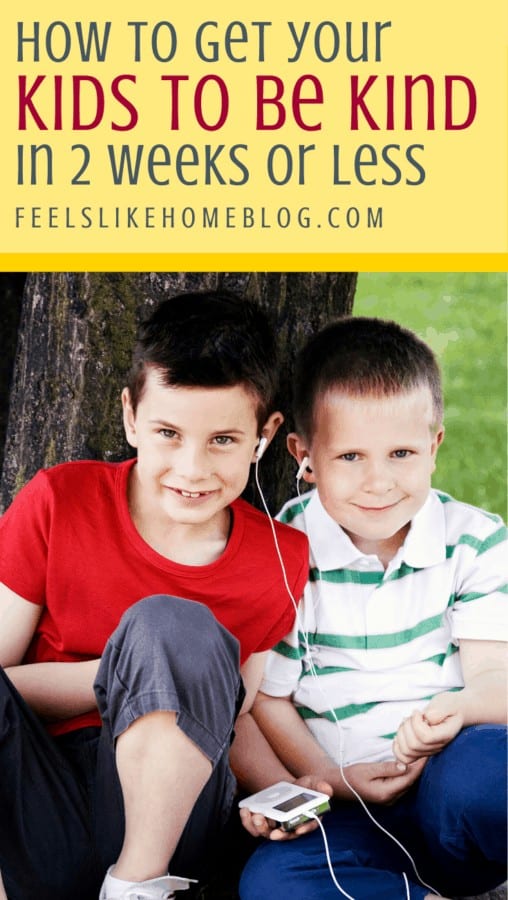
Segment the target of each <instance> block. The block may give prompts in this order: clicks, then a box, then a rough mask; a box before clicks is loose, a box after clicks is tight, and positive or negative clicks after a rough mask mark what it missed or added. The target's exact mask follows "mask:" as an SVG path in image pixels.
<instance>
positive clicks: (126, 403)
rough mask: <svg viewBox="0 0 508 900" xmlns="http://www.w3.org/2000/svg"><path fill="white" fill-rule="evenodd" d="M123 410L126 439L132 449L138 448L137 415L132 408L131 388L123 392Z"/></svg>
mask: <svg viewBox="0 0 508 900" xmlns="http://www.w3.org/2000/svg"><path fill="white" fill-rule="evenodd" d="M122 409H123V427H124V431H125V437H126V438H127V441H128V443H129V444H130V445H131V447H137V446H138V440H137V435H136V414H135V412H134V410H133V408H132V403H131V395H130V391H129V388H127V387H125V388H124V389H123V391H122Z"/></svg>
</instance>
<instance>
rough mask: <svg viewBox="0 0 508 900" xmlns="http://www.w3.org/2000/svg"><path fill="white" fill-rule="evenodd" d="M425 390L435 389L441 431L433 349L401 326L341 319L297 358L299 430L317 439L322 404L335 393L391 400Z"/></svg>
mask: <svg viewBox="0 0 508 900" xmlns="http://www.w3.org/2000/svg"><path fill="white" fill-rule="evenodd" d="M422 385H427V386H428V387H429V388H430V391H431V394H432V403H433V411H434V416H433V424H434V425H435V426H437V425H439V424H440V423H441V420H442V416H443V397H442V391H441V377H440V372H439V366H438V364H437V361H436V358H435V356H434V354H433V352H432V350H431V349H430V347H428V346H427V344H425V343H424V342H423V341H422V340H420V338H419V337H417V336H416V334H413V332H412V331H409V330H408V329H407V328H402V326H401V325H398V324H397V323H396V322H391V321H387V320H385V319H375V318H367V317H364V316H357V317H356V316H351V317H346V318H344V319H338V320H337V321H336V322H333V323H332V324H330V325H328V326H327V327H325V328H324V329H323V330H322V331H320V332H318V333H317V334H316V335H314V336H313V337H312V338H311V339H310V340H309V341H308V343H307V344H306V346H305V347H304V348H303V349H302V350H301V351H300V353H299V355H298V357H297V360H296V375H295V384H294V395H293V412H294V417H295V424H296V429H297V431H299V432H300V433H301V434H302V436H304V437H305V438H306V439H307V440H311V438H312V433H313V430H314V427H313V426H314V414H315V409H316V403H317V401H318V400H319V398H320V397H321V396H322V395H323V394H324V393H326V392H327V391H329V390H330V389H332V388H336V389H338V390H340V391H342V392H343V393H344V394H347V395H349V396H352V397H358V396H364V395H367V394H373V395H375V396H376V395H377V396H389V395H392V394H398V393H401V392H404V391H411V390H413V389H414V388H416V387H420V386H422Z"/></svg>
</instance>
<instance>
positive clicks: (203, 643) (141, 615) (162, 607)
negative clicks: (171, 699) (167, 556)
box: [113, 594, 238, 669]
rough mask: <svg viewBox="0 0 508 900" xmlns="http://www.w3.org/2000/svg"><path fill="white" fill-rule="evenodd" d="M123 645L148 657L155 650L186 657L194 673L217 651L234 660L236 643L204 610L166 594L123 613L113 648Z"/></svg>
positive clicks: (205, 607) (204, 608)
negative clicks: (131, 646)
mask: <svg viewBox="0 0 508 900" xmlns="http://www.w3.org/2000/svg"><path fill="white" fill-rule="evenodd" d="M124 642H127V643H130V644H133V645H134V646H135V647H136V649H137V650H140V649H141V650H143V649H144V650H146V652H147V653H150V654H152V655H153V653H154V652H156V651H157V649H158V648H159V649H162V651H163V652H165V651H167V652H168V653H173V652H177V653H178V656H179V658H182V657H183V656H184V655H186V656H187V658H189V659H192V665H193V667H194V669H195V667H196V664H197V663H198V662H199V660H200V659H202V660H205V659H208V658H210V657H213V655H214V654H215V653H216V652H218V651H219V650H220V651H221V653H224V652H226V653H229V654H230V655H231V656H232V658H234V659H238V641H237V640H236V638H235V637H233V635H232V634H230V633H229V632H228V631H227V630H226V629H225V628H223V626H222V625H220V623H219V622H218V621H217V619H216V618H215V616H214V615H213V613H212V612H211V611H210V610H209V609H208V607H207V606H205V605H204V604H203V603H199V602H197V601H194V600H185V599H182V598H181V597H172V596H169V595H166V594H154V595H153V596H150V597H145V598H144V599H143V600H139V601H138V602H137V603H135V604H133V606H131V607H130V608H129V609H128V610H126V612H125V613H124V614H123V616H122V619H121V620H120V624H119V626H118V628H117V629H116V631H115V632H114V633H113V643H114V644H116V646H118V645H119V644H124Z"/></svg>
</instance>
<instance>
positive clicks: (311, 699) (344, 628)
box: [261, 490, 508, 765]
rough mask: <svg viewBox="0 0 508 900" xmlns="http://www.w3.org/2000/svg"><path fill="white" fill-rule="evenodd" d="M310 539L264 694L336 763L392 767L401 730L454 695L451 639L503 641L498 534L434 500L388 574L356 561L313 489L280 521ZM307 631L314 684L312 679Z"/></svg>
mask: <svg viewBox="0 0 508 900" xmlns="http://www.w3.org/2000/svg"><path fill="white" fill-rule="evenodd" d="M278 518H280V519H281V520H282V521H283V522H287V523H290V524H291V525H293V526H294V527H296V528H299V529H300V530H301V531H304V532H306V533H307V535H308V538H309V541H310V547H311V560H310V576H309V581H308V583H307V586H306V588H305V593H304V597H303V599H302V601H301V603H300V608H299V615H298V619H297V621H296V624H295V627H294V629H293V631H292V632H291V633H290V634H288V635H287V636H286V638H285V639H284V640H283V641H281V642H280V643H279V644H278V645H277V646H276V647H275V648H274V650H273V651H271V653H270V654H269V659H268V664H267V667H266V670H265V675H264V680H263V683H262V685H261V690H262V691H264V692H265V693H267V694H270V695H271V696H277V697H285V696H290V695H291V696H292V698H293V701H294V703H295V705H296V708H297V709H298V711H299V713H300V715H301V716H302V717H303V718H304V719H305V721H306V723H307V725H308V727H309V728H310V730H311V731H312V732H313V734H314V736H315V737H316V739H317V740H318V741H319V743H320V744H321V745H322V746H323V747H324V748H325V749H326V751H327V752H328V753H329V754H330V755H331V756H332V757H333V758H334V759H336V760H338V759H339V746H340V745H339V729H338V727H337V724H336V723H335V721H334V716H333V714H332V712H331V710H332V709H333V711H334V713H335V716H336V717H337V718H338V719H339V721H340V723H341V726H342V727H341V733H342V758H343V763H344V764H345V765H349V764H351V763H354V762H368V761H378V760H386V759H390V758H392V750H391V744H392V740H393V737H394V735H395V733H396V731H397V728H398V726H399V724H400V722H401V720H402V719H403V718H404V717H406V716H408V715H410V714H411V712H412V711H413V710H414V709H416V708H422V707H424V706H425V705H426V704H427V703H428V701H429V700H430V698H431V697H433V696H434V695H435V694H436V693H439V692H441V691H449V690H458V689H460V688H461V687H462V686H463V678H462V671H461V666H460V659H459V653H458V641H459V639H460V638H464V639H466V638H467V639H469V638H472V639H476V640H508V620H507V616H506V611H505V610H506V602H505V600H506V592H507V586H506V578H505V571H506V558H507V555H506V528H505V527H504V525H503V523H502V521H501V519H500V518H499V517H498V516H493V515H490V514H489V513H486V512H484V511H483V510H480V509H477V508H476V507H473V506H469V505H467V504H465V503H459V502H457V501H456V500H453V499H452V498H451V497H449V496H448V495H447V494H443V493H441V492H439V491H435V490H432V491H431V492H430V494H429V497H428V498H427V500H426V502H425V504H424V506H423V507H422V508H421V509H420V510H419V512H418V513H417V515H416V516H415V517H414V519H413V521H412V523H411V527H410V530H409V532H408V534H407V536H406V540H405V542H404V544H403V546H402V547H401V548H400V550H399V551H398V552H397V554H396V555H395V557H394V558H393V560H392V561H391V562H390V564H389V566H388V567H387V569H386V571H385V570H383V566H382V565H381V563H380V561H379V559H378V558H377V556H373V555H365V554H363V553H361V552H360V551H359V550H358V549H357V548H356V547H355V546H354V544H353V543H352V542H351V540H350V539H349V537H348V536H347V535H346V534H345V533H344V531H342V529H341V528H340V526H339V525H337V524H336V522H335V521H334V520H333V519H332V518H331V517H330V516H329V515H328V513H327V512H326V511H325V509H324V508H323V506H322V504H321V501H320V499H319V495H318V493H317V491H311V492H309V493H307V494H304V495H303V496H302V497H301V498H296V499H294V500H291V501H290V502H289V503H287V504H286V505H285V507H284V508H283V510H282V511H281V513H280V515H279V517H278ZM304 632H306V633H307V635H308V644H309V646H310V652H311V657H312V663H313V667H314V668H315V672H316V673H317V675H316V674H313V673H312V672H310V671H309V668H310V666H309V661H308V658H307V651H306V646H305V639H304Z"/></svg>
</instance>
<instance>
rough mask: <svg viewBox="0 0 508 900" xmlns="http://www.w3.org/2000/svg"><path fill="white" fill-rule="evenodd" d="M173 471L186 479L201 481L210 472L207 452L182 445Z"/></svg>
mask: <svg viewBox="0 0 508 900" xmlns="http://www.w3.org/2000/svg"><path fill="white" fill-rule="evenodd" d="M175 471H176V473H177V475H179V476H180V477H181V478H185V479H186V480H187V481H192V482H196V481H203V479H204V478H207V477H208V476H209V474H210V466H209V463H208V459H207V454H206V453H204V452H203V451H201V450H200V449H198V448H185V447H183V448H182V450H181V452H180V453H179V454H178V461H177V464H176V465H175Z"/></svg>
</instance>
